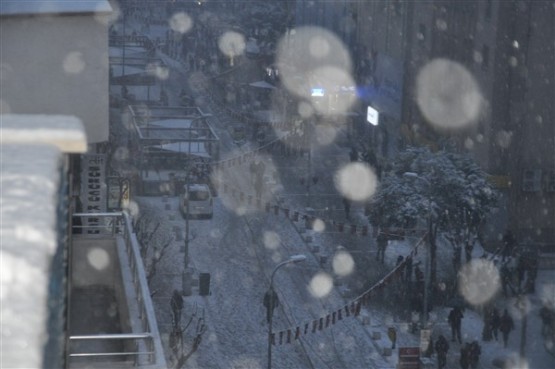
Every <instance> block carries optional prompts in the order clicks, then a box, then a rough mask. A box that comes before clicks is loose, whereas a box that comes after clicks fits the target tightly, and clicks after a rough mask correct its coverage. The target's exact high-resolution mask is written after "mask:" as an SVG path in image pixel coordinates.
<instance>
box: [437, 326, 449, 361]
mask: <svg viewBox="0 0 555 369" xmlns="http://www.w3.org/2000/svg"><path fill="white" fill-rule="evenodd" d="M435 349H436V352H437V368H438V369H443V368H445V365H446V364H447V351H449V342H447V340H446V339H445V337H444V336H443V335H442V334H440V335H439V337H438V338H437V341H436V344H435Z"/></svg>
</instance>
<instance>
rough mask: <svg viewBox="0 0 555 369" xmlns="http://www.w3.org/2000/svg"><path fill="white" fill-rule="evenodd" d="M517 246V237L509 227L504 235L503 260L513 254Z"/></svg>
mask: <svg viewBox="0 0 555 369" xmlns="http://www.w3.org/2000/svg"><path fill="white" fill-rule="evenodd" d="M515 246H516V238H515V236H514V235H513V232H512V231H511V230H510V229H507V231H506V232H505V234H504V235H503V251H502V256H503V260H505V259H508V258H509V257H511V256H512V255H513V252H514V249H515Z"/></svg>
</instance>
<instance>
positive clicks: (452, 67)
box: [416, 58, 483, 130]
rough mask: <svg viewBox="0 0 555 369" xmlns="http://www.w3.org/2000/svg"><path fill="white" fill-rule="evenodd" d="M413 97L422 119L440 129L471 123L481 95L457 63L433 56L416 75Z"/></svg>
mask: <svg viewBox="0 0 555 369" xmlns="http://www.w3.org/2000/svg"><path fill="white" fill-rule="evenodd" d="M416 101H417V103H418V107H419V108H420V111H421V112H422V114H423V115H424V116H425V117H426V120H427V121H428V122H429V123H430V124H431V125H432V126H434V127H435V128H437V129H440V130H456V129H461V128H465V127H468V126H469V125H471V124H473V123H475V122H476V121H477V120H478V118H479V115H480V111H481V109H482V104H483V98H482V94H481V92H480V88H479V86H478V83H477V82H476V79H475V78H474V77H473V76H472V74H470V72H469V71H468V70H467V69H466V68H465V67H464V66H462V65H461V64H459V63H457V62H454V61H451V60H447V59H441V58H439V59H434V60H432V61H431V62H429V63H428V64H426V65H425V66H424V67H423V68H422V69H421V70H420V72H419V73H418V76H417V78H416Z"/></svg>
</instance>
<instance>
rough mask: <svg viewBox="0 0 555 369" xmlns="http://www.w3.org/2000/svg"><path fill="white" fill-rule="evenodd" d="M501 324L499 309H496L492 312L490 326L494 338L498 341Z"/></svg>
mask: <svg viewBox="0 0 555 369" xmlns="http://www.w3.org/2000/svg"><path fill="white" fill-rule="evenodd" d="M500 324H501V316H500V315H499V309H497V308H496V307H494V308H493V309H492V310H491V316H490V325H491V333H492V335H493V338H495V340H496V341H497V338H498V332H499V325H500Z"/></svg>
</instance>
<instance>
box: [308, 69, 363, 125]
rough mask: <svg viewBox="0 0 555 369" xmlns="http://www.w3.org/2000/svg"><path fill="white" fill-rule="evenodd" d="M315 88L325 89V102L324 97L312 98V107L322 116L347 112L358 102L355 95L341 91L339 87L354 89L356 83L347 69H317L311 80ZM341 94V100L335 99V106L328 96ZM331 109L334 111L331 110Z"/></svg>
mask: <svg viewBox="0 0 555 369" xmlns="http://www.w3.org/2000/svg"><path fill="white" fill-rule="evenodd" d="M311 79H312V80H313V81H314V82H313V83H314V84H315V86H317V87H319V88H323V89H324V97H323V98H324V100H322V97H316V96H311V100H312V105H313V106H314V108H315V109H316V110H317V111H318V112H319V113H321V114H323V115H325V114H337V113H344V112H346V111H347V110H348V109H349V108H350V107H351V106H352V105H353V104H354V103H355V101H356V94H355V93H348V92H347V91H343V92H341V91H339V90H338V88H339V87H344V88H347V87H353V86H355V81H354V79H353V77H351V75H350V74H349V72H348V71H346V70H345V69H342V68H339V67H335V66H324V67H320V68H317V69H315V70H314V71H313V72H312V78H311ZM336 93H337V94H340V95H341V98H338V99H335V100H334V102H333V104H331V103H330V101H329V99H326V96H327V95H332V94H336ZM330 107H331V108H332V109H330Z"/></svg>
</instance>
